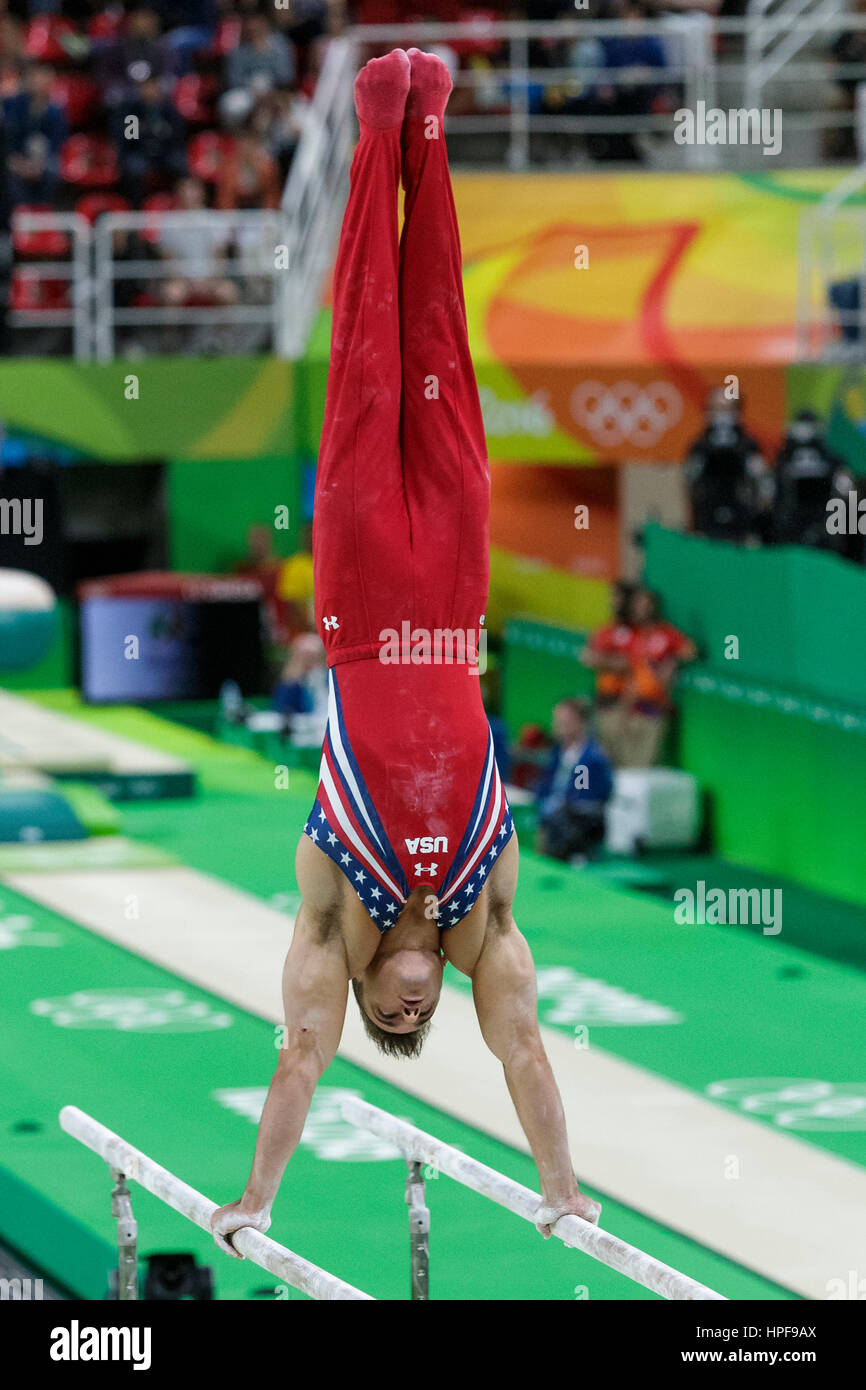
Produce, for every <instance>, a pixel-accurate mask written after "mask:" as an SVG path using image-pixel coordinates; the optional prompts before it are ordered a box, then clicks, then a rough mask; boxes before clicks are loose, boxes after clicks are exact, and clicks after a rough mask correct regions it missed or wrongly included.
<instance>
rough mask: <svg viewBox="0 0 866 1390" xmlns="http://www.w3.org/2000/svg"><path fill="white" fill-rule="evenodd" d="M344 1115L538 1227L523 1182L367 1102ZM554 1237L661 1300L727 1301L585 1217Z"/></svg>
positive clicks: (562, 1223)
mask: <svg viewBox="0 0 866 1390" xmlns="http://www.w3.org/2000/svg"><path fill="white" fill-rule="evenodd" d="M343 1114H344V1116H345V1118H346V1119H347V1120H350V1121H351V1122H352V1124H353V1125H358V1126H359V1127H361V1128H363V1129H369V1130H371V1131H372V1133H373V1134H378V1135H379V1137H380V1138H381V1139H385V1140H389V1141H390V1142H391V1143H392V1144H395V1145H396V1146H397V1148H398V1149H400V1151H401V1153H402V1154H403V1155H404V1157H405V1158H406V1159H407V1160H410V1161H412V1162H414V1163H424V1164H429V1165H430V1166H431V1167H433V1168H436V1169H437V1170H438V1171H439V1172H440V1173H444V1174H445V1175H446V1177H449V1178H453V1179H454V1181H455V1182H459V1183H462V1184H463V1186H464V1187H471V1188H472V1191H473V1192H478V1193H480V1194H481V1196H482V1197H489V1198H490V1200H491V1201H492V1202H498V1203H499V1205H500V1206H501V1207H507V1208H508V1210H509V1211H513V1212H514V1213H515V1215H516V1216H522V1217H523V1218H524V1220H525V1221H531V1222H533V1224H534V1223H535V1221H536V1216H537V1212H538V1209H539V1207H540V1206H541V1198H540V1197H539V1195H538V1193H537V1192H531V1191H530V1190H529V1188H528V1187H522V1186H521V1184H520V1183H518V1182H514V1181H512V1179H511V1178H507V1177H505V1175H504V1174H503V1173H497V1172H496V1170H495V1169H494V1168H488V1167H487V1165H486V1164H484V1163H479V1162H478V1161H477V1159H474V1158H470V1157H469V1156H468V1154H464V1153H461V1152H460V1150H459V1149H454V1148H452V1147H451V1145H450V1144H445V1143H443V1142H442V1140H441V1139H434V1137H433V1135H432V1134H425V1133H424V1131H423V1130H421V1129H416V1128H415V1127H414V1125H409V1124H406V1123H405V1121H403V1120H398V1119H397V1118H396V1116H394V1115H389V1114H388V1112H387V1111H385V1110H380V1109H379V1108H378V1107H377V1106H375V1105H368V1104H367V1102H366V1101H363V1100H359V1099H358V1098H357V1097H355V1096H350V1097H348V1098H347V1099H346V1100H344V1102H343ZM553 1234H554V1235H555V1236H558V1237H559V1239H560V1240H561V1241H562V1242H563V1244H564V1245H569V1246H572V1247H574V1248H575V1249H577V1250H583V1251H584V1252H585V1254H587V1255H592V1257H593V1259H596V1260H600V1261H601V1263H602V1264H606V1265H609V1266H610V1267H611V1269H616V1270H619V1272H620V1273H621V1274H625V1275H626V1276H627V1277H628V1278H629V1279H633V1280H634V1281H635V1283H637V1284H643V1286H644V1288H646V1289H652V1291H653V1293H657V1294H660V1295H661V1297H662V1298H669V1299H678V1300H679V1299H707V1300H709V1299H718V1300H721V1301H726V1300H725V1298H724V1295H723V1294H720V1293H715V1292H714V1290H713V1289H708V1288H707V1287H706V1285H705V1284H699V1283H698V1282H697V1280H695V1279H690V1278H689V1277H688V1275H686V1274H680V1272H679V1271H678V1270H676V1269H671V1267H670V1265H666V1264H662V1262H661V1260H656V1259H653V1257H652V1255H647V1254H645V1253H644V1251H643V1250H638V1249H636V1248H635V1246H633V1245H628V1244H627V1243H626V1242H625V1241H624V1240H619V1239H618V1238H617V1237H616V1236H612V1235H611V1234H610V1233H609V1232H608V1231H602V1230H600V1229H599V1228H598V1226H593V1225H592V1223H591V1222H589V1221H584V1220H583V1218H582V1217H580V1216H561V1217H560V1218H559V1220H558V1221H557V1223H556V1225H555V1226H554V1228H553Z"/></svg>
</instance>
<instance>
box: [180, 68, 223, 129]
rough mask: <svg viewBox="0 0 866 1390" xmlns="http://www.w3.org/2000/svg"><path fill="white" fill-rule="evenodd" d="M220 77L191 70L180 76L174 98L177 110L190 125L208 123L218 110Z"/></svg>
mask: <svg viewBox="0 0 866 1390" xmlns="http://www.w3.org/2000/svg"><path fill="white" fill-rule="evenodd" d="M219 85H220V84H219V79H218V78H216V77H214V76H204V77H203V76H201V75H200V74H199V73H196V72H191V73H189V74H188V75H187V76H186V77H181V78H178V81H177V83H176V84H175V88H174V95H173V97H172V100H173V102H174V106H175V110H176V111H177V112H178V113H179V114H180V115H181V116H183V118H184V120H185V121H186V122H188V124H189V125H208V124H209V122H211V121H213V119H214V115H215V111H216V98H217V94H218V92H219Z"/></svg>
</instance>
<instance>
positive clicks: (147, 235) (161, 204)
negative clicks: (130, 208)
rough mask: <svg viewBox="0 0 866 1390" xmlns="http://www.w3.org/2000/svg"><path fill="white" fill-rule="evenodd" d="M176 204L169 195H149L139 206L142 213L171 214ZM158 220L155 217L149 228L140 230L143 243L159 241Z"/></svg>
mask: <svg viewBox="0 0 866 1390" xmlns="http://www.w3.org/2000/svg"><path fill="white" fill-rule="evenodd" d="M176 207H177V204H176V202H175V200H174V198H173V197H172V195H171V193H151V195H150V197H149V198H145V200H144V202H143V203H142V205H141V210H142V212H153V213H160V212H172V211H174V209H175V208H176ZM159 233H160V227H159V218H158V217H155V218H154V220H153V222H152V223H151V224H150V225H149V226H145V227H144V228H142V232H141V235H142V238H143V239H144V240H145V241H151V242H153V241H159Z"/></svg>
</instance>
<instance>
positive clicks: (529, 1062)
mask: <svg viewBox="0 0 866 1390" xmlns="http://www.w3.org/2000/svg"><path fill="white" fill-rule="evenodd" d="M492 886H493V884H492V883H491V884H490V887H492ZM472 992H473V995H474V998H475V1009H476V1012H477V1014H478V1022H479V1024H480V1025H481V1033H482V1036H483V1038H484V1041H485V1042H486V1043H487V1046H488V1047H489V1048H490V1051H491V1052H492V1053H493V1055H494V1056H495V1057H497V1058H498V1059H499V1061H500V1062H501V1063H502V1066H503V1069H504V1072H505V1081H506V1085H507V1086H508V1090H509V1092H510V1094H511V1099H512V1100H513V1102H514V1108H515V1110H516V1111H517V1116H518V1119H519V1120H520V1123H521V1125H522V1127H523V1132H524V1134H525V1135H526V1138H527V1139H528V1141H529V1147H530V1148H531V1149H532V1154H533V1157H534V1159H535V1163H536V1167H537V1168H538V1176H539V1178H540V1179H541V1193H542V1198H543V1204H544V1208H545V1209H546V1215H547V1220H546V1221H542V1222H538V1223H537V1224H538V1229H539V1231H541V1233H542V1235H544V1236H545V1237H547V1236H549V1234H550V1228H551V1226H552V1225H553V1224H554V1223H555V1221H556V1220H558V1218H559V1217H560V1216H564V1215H566V1214H573V1215H575V1216H582V1217H584V1219H585V1220H587V1221H593V1222H596V1221H598V1217H599V1213H600V1210H601V1208H600V1207H599V1205H598V1203H597V1202H594V1201H592V1199H591V1198H589V1197H586V1196H584V1195H583V1193H581V1192H580V1191H579V1189H578V1185H577V1179H576V1177H575V1176H574V1172H573V1170H572V1166H571V1158H570V1155H569V1152H568V1134H567V1132H566V1127H565V1114H564V1112H563V1108H562V1100H561V1098H560V1094H559V1090H558V1088H557V1085H556V1080H555V1078H554V1075H553V1070H552V1068H551V1065H550V1062H549V1060H548V1057H547V1053H546V1052H545V1050H544V1043H543V1042H542V1039H541V1034H540V1032H539V1028H538V1016H537V995H536V985H535V968H534V966H533V963H532V956H531V954H530V951H529V947H528V945H527V944H526V940H525V938H524V937H523V936H522V934H521V933H520V932H519V931H518V929H517V926H516V924H515V922H514V919H513V917H512V916H511V907H510V902H509V904H508V907H507V909H503V908H502V907H501V906H499V905H497V904H496V902H495V900H491V908H490V916H489V921H488V926H487V931H486V933H485V939H484V945H483V946H482V948H481V952H480V955H479V957H478V961H477V963H476V965H475V968H474V970H473V971H472Z"/></svg>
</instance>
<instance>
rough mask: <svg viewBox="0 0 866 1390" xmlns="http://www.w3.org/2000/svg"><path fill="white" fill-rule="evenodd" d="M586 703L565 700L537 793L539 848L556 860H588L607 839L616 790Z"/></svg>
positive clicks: (557, 711) (559, 707)
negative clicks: (608, 814) (608, 812)
mask: <svg viewBox="0 0 866 1390" xmlns="http://www.w3.org/2000/svg"><path fill="white" fill-rule="evenodd" d="M588 716H589V707H588V706H587V704H586V703H585V701H583V700H575V699H567V700H560V702H559V704H558V705H556V707H555V708H554V711H553V736H554V739H555V740H556V742H555V744H554V747H553V748H552V750H551V754H550V761H549V763H548V765H547V767H546V768H545V769H544V771H543V772H542V774H541V777H540V779H539V781H538V783H537V785H536V788H535V796H536V803H537V806H538V835H537V840H536V847H537V848H538V849H539V850H540V851H541V852H542V853H543V854H550V855H553V857H554V858H555V859H574V858H577V859H585V858H588V857H589V856H590V855H591V854H592V853H593V852H594V851H595V850H596V849H597V848H598V846H599V845H600V844H601V842H602V840H603V839H604V808H605V804H606V802H607V801H609V799H610V795H611V792H612V791H613V775H612V773H611V766H610V763H609V762H608V759H607V755H606V753H605V752H604V749H603V748H602V747H601V745H600V744H598V743H596V741H595V739H594V738H592V737H591V736H590V734H589V730H588Z"/></svg>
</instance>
